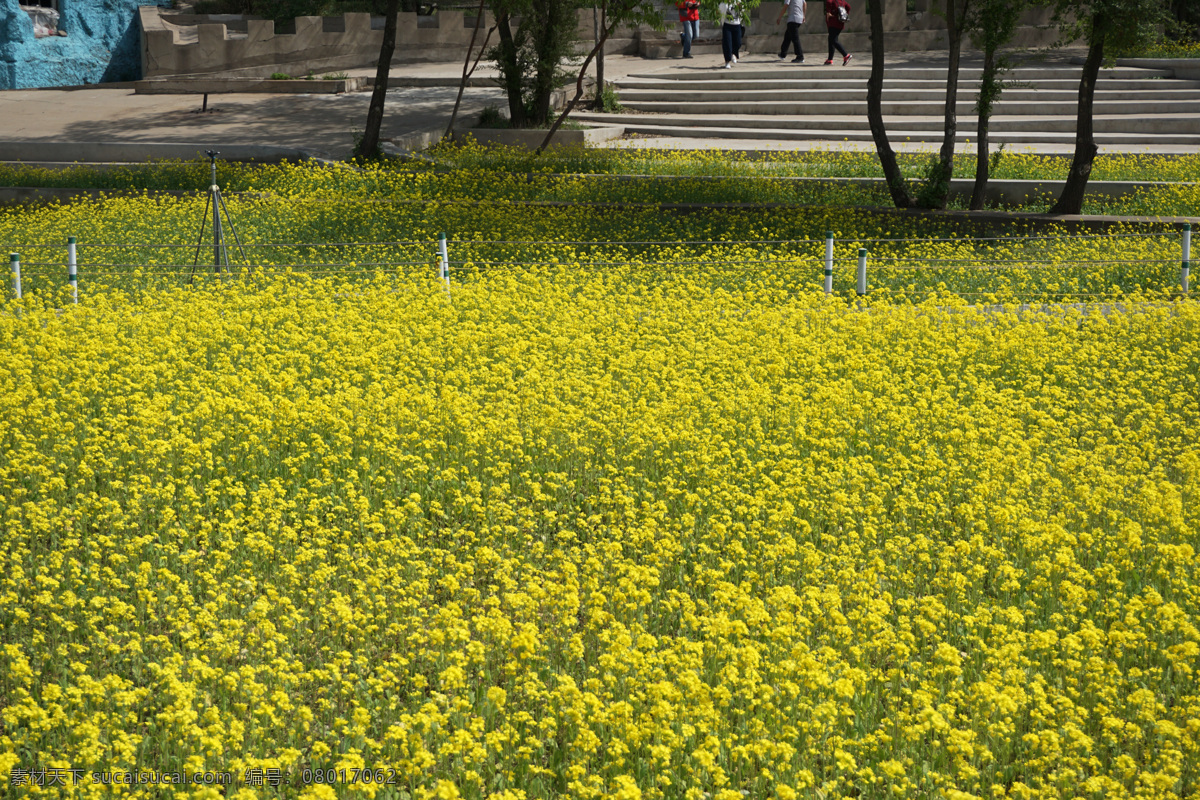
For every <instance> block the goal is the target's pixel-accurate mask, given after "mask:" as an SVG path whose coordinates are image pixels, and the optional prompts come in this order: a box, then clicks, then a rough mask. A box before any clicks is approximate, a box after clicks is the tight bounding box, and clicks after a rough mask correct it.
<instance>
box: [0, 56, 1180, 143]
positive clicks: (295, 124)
mask: <svg viewBox="0 0 1200 800" xmlns="http://www.w3.org/2000/svg"><path fill="white" fill-rule="evenodd" d="M1075 55H1076V54H1075V53H1073V52H1070V51H1067V52H1063V53H1059V54H1056V55H1055V56H1053V57H1046V58H1044V59H1043V61H1045V62H1048V63H1066V62H1069V59H1070V58H1072V57H1074V56H1075ZM861 57H862V58H864V59H866V57H867V54H862V56H861ZM707 60H711V61H712V62H713V63H712V64H711V65H709V64H708V63H707ZM944 60H945V54H944V53H942V54H938V53H896V54H889V55H888V63H889V65H890V66H892V65H895V66H901V65H902V66H936V65H938V64H944ZM720 65H721V57H720V55H713V56H708V55H700V56H697V57H696V58H694V59H691V60H689V61H681V60H662V59H660V60H650V59H643V58H640V57H638V56H628V55H611V54H610V55H609V56H608V57H607V58H606V62H605V68H606V77H607V78H608V79H609V80H621V79H624V78H626V77H628V76H629V75H632V74H638V75H645V74H647V73H651V74H653V73H661V74H664V75H669V74H672V73H673V74H679V73H680V71H681V70H696V69H697V68H699V69H705V68H709V67H711V68H712V69H717V68H719V66H720ZM768 65H771V67H774V68H778V69H779V70H780V72H781V75H788V74H791V75H795V74H796V73H795V71H794V70H793V71H792V72H791V73H789V72H788V71H787V70H788V67H789V66H790V65H784V64H780V62H779V61H778V60H777V59H776V58H775V57H774V55H773V54H748V55H746V56H745V57H744V58H743V59H742V61H741V62H740V63H739V65H738V66H739V67H740V68H754V69H767V68H769V67H768ZM830 69H834V68H830ZM348 73H349V74H350V75H351V76H363V77H373V75H374V69H373V68H363V69H357V70H349V71H348ZM461 74H462V64H461V63H460V64H447V63H432V64H413V65H405V66H397V67H394V68H393V71H392V80H393V82H394V86H395V87H396V88H393V89H391V90H389V92H388V105H387V113H386V117H385V120H384V127H383V138H384V139H385V140H386V141H390V142H391V143H392V144H393V146H395V147H397V148H399V149H416V148H419V147H421V146H423V145H424V144H426V143H428V142H430V141H434V140H436V139H437V138H438V137H440V135H441V133H442V132H443V131H444V130H445V127H446V125H447V123H448V121H449V115H450V110H451V108H452V107H453V104H454V97H455V95H456V94H457V87H458V81H459V78H460V77H461ZM494 76H495V72H494V70H492V69H491V68H489V67H488V66H487V65H485V64H480V67H479V69H478V70H477V71H476V72H475V75H474V76H473V79H472V82H471V85H470V86H469V87H468V88H467V90H466V91H465V93H464V95H463V104H462V108H461V110H460V112H459V114H460V119H462V120H464V121H466V120H470V119H471V118H472V117H473V116H474V115H476V114H478V113H479V111H481V110H482V109H483V108H484V107H485V106H487V105H497V106H500V107H501V108H503V107H504V104H505V103H504V96H503V93H502V92H501V91H500V89H499V87H497V86H496V85H495V84H494V83H490V81H491V79H492V78H494ZM885 85H886V84H885ZM369 102H370V92H369V91H363V92H355V93H348V94H341V95H328V94H214V95H210V96H209V100H208V107H209V111H208V112H207V113H200V111H199V109H200V106H201V98H200V97H199V96H196V95H150V94H136V93H135V92H134V88H133V86H132V85H121V86H117V87H111V88H86V89H37V90H17V91H6V92H0V160H30V161H41V160H51V159H44V158H39V157H37V153H38V151H39V144H44V143H50V142H57V143H97V142H102V143H111V144H127V145H132V146H133V147H131V148H129V152H130V155H131V157H130V158H129V160H144V159H145V158H154V157H176V158H177V157H180V156H179V155H178V154H176V153H177V149H176V150H171V151H168V150H167V149H165V148H157V149H156V148H155V147H154V146H153V145H154V144H156V143H157V144H162V145H188V146H190V147H194V148H195V149H196V150H203V149H208V148H215V149H218V150H220V149H222V148H226V149H228V148H234V147H239V146H240V147H243V148H248V147H251V146H257V147H259V148H262V147H278V148H283V149H284V150H286V151H289V152H293V151H305V152H308V153H311V154H313V155H317V156H323V157H328V158H345V157H346V156H348V155H349V154H350V152H351V151H352V149H353V145H354V141H355V136H356V135H357V134H358V132H359V131H361V130H362V127H363V125H364V124H365V121H366V115H367V107H368V104H369ZM607 146H614V147H637V148H649V147H653V148H664V149H728V150H756V151H776V150H838V149H849V150H872V149H873V147H874V146H873V144H872V143H871V142H870V141H869V140H868V141H830V140H812V141H804V140H797V141H776V140H772V139H770V138H764V139H753V138H738V139H722V138H710V139H704V138H693V137H672V136H635V137H627V138H624V139H618V140H615V141H613V142H610V143H608V145H607ZM893 147H894V148H895V149H896V150H898V151H900V152H928V151H930V150H931V149H932V148H933V146H932V145H930V144H927V143H921V142H904V141H893ZM960 148H961V149H962V150H963V151H964V152H965V151H967V150H971V151H972V152H973V144H971V145H970V146H964V145H960ZM40 149H42V150H43V151H44V150H45V148H40ZM68 149H70V148H68ZM1010 149H1015V150H1036V151H1037V152H1046V153H1070V152H1072V151H1073V147H1072V146H1071V145H1069V144H1044V145H1031V146H1022V147H1016V146H1014V147H1011V148H1010ZM1103 149H1104V148H1102V151H1103ZM1198 150H1200V148H1197V147H1192V146H1186V145H1184V146H1175V147H1166V148H1156V147H1154V146H1151V145H1143V146H1128V147H1122V148H1121V152H1131V151H1136V152H1176V153H1177V152H1197V151H1198ZM156 152H157V153H162V152H171V153H172V155H170V156H163V155H155V153H156ZM14 153H27V154H28V155H25V156H21V157H19V158H18V157H14ZM83 153H84V150H83V149H80V155H81V156H82V155H83ZM80 160H84V159H83V158H82V157H81V158H80Z"/></svg>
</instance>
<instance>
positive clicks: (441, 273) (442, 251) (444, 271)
mask: <svg viewBox="0 0 1200 800" xmlns="http://www.w3.org/2000/svg"><path fill="white" fill-rule="evenodd" d="M438 277H439V278H441V279H442V283H444V284H446V291H447V292H449V291H450V256H449V255H448V254H447V252H446V234H445V232H443V233H439V234H438Z"/></svg>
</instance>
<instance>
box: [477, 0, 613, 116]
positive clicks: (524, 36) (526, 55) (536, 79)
mask: <svg viewBox="0 0 1200 800" xmlns="http://www.w3.org/2000/svg"><path fill="white" fill-rule="evenodd" d="M585 5H586V6H587V7H588V8H590V7H591V5H590V3H584V2H583V0H489V2H488V7H489V8H490V9H491V10H492V13H493V14H494V15H495V18H496V32H497V34H498V35H499V39H500V41H499V43H498V44H497V45H496V46H495V47H493V48H492V49H491V50H490V51H489V53H488V56H489V58H491V59H492V60H493V61H495V62H496V68H497V69H498V70H499V72H500V85H501V86H502V87H503V88H504V91H505V94H506V95H507V96H508V115H509V119H510V120H511V121H512V126H513V127H514V128H530V127H543V126H545V125H547V124H549V121H550V108H551V100H552V99H553V94H554V90H555V89H556V88H557V87H559V86H561V85H562V84H563V83H565V82H566V80H567V79H568V78H569V77H570V76H569V75H568V73H567V72H566V71H565V70H564V69H563V65H564V64H566V63H567V61H568V60H569V59H570V58H571V56H572V55H573V53H574V49H575V42H576V39H577V30H576V28H577V22H576V11H577V10H578V9H579V8H582V7H584V6H585Z"/></svg>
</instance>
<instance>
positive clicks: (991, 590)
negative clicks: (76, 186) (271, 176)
mask: <svg viewBox="0 0 1200 800" xmlns="http://www.w3.org/2000/svg"><path fill="white" fill-rule="evenodd" d="M128 202H129V205H121V204H114V207H115V208H118V209H123V213H127V212H128V211H129V210H130V209H133V208H135V207H136V203H137V202H142V203H145V202H147V201H128ZM142 207H143V208H146V207H147V206H142ZM276 211H277V212H278V213H283V209H282V208H276ZM65 213H73V212H72V211H71V210H67V211H66V212H65ZM131 219H132V218H131ZM74 221H75V222H76V223H79V224H82V223H83V222H85V220H84V219H83V218H82V217H81V218H79V219H76V220H74ZM146 224H147V225H148V226H153V225H157V224H159V221H158V220H156V219H154V218H152V217H150V216H149V215H147V216H146ZM633 277H634V278H635V279H631V278H630V276H628V275H623V274H621V273H620V272H616V273H610V272H605V271H589V270H577V269H569V268H565V267H563V268H558V267H546V268H531V269H529V270H523V271H495V272H491V273H486V274H480V275H478V276H475V277H474V278H473V279H472V280H469V281H465V282H461V283H456V284H455V285H454V286H452V288H451V294H450V295H449V296H448V295H447V293H446V291H445V290H444V289H443V287H442V286H441V285H440V284H438V283H437V282H435V281H432V280H422V281H403V280H396V279H392V278H389V277H386V276H382V275H378V276H376V277H375V278H374V279H372V280H370V281H355V282H344V283H343V282H341V281H337V280H334V279H328V278H327V279H312V280H305V281H296V280H287V279H282V278H272V279H263V280H261V281H258V282H255V283H252V284H244V283H241V282H237V283H233V282H231V283H229V284H222V283H220V282H214V283H212V284H209V285H207V286H204V287H198V288H195V289H192V290H187V289H164V290H163V291H161V292H159V293H156V294H152V293H148V292H140V293H124V292H122V291H119V290H116V289H112V290H103V291H101V290H96V291H93V292H91V293H89V294H88V295H87V296H86V297H85V299H84V301H83V302H82V303H81V304H80V305H79V306H78V307H75V306H68V307H66V308H62V309H60V308H55V307H54V305H53V303H51V302H49V301H48V300H46V299H45V298H40V297H37V296H35V297H34V298H33V299H32V300H30V301H29V302H28V303H26V304H25V305H16V304H10V305H9V306H7V308H6V310H5V313H3V314H0V348H2V349H3V351H4V352H5V359H4V361H3V362H2V364H0V525H2V527H3V530H4V538H3V542H2V545H0V642H2V643H3V646H2V649H0V698H2V699H3V702H2V703H0V721H2V725H0V780H3V781H4V785H5V786H6V787H9V786H10V778H11V777H12V776H14V775H16V774H18V772H17V771H18V770H22V769H28V768H30V767H32V766H35V765H40V766H43V767H61V768H68V767H69V768H75V769H81V770H86V771H88V772H89V773H90V772H91V771H103V772H107V771H112V770H154V771H157V772H170V771H184V770H187V771H197V770H205V769H209V770H237V771H238V772H239V774H244V771H245V770H247V769H264V770H276V769H278V770H281V771H282V773H283V774H284V775H286V776H287V779H288V780H289V781H290V782H289V783H287V784H286V785H285V786H283V787H281V788H279V789H271V788H269V787H267V788H257V787H253V786H249V785H246V784H245V783H239V784H237V785H236V786H235V787H232V788H231V789H230V790H229V791H228V793H225V796H236V797H238V798H242V800H249V798H255V797H264V798H265V797H271V796H285V797H297V796H303V797H313V798H317V797H321V798H353V797H359V796H366V797H378V798H386V797H395V798H454V797H469V798H482V797H494V798H506V800H515V799H516V798H530V799H531V798H548V797H565V796H570V797H580V798H639V797H640V798H647V800H649V799H650V798H687V799H688V800H706V799H707V800H738V799H739V798H743V797H749V798H774V797H778V798H797V797H814V798H827V797H848V796H860V797H898V798H899V797H913V796H931V797H932V796H946V797H1018V798H1033V797H1043V798H1057V797H1061V796H1064V795H1068V794H1070V795H1085V796H1090V797H1108V796H1137V797H1145V798H1151V797H1155V798H1157V797H1163V798H1166V797H1182V796H1185V795H1189V794H1190V795H1194V793H1195V791H1196V787H1197V786H1198V785H1200V767H1198V765H1200V687H1198V685H1197V671H1196V664H1197V657H1198V656H1200V630H1198V627H1197V626H1198V619H1197V615H1198V613H1200V604H1198V601H1200V595H1198V593H1197V568H1198V567H1200V556H1198V555H1197V551H1196V536H1197V530H1198V525H1200V445H1198V444H1197V437H1196V430H1197V426H1198V424H1200V410H1198V408H1197V404H1196V398H1197V397H1198V396H1200V312H1198V311H1197V308H1196V306H1195V305H1194V304H1191V303H1163V304H1156V303H1152V302H1147V303H1138V304H1136V305H1131V306H1129V307H1128V308H1127V309H1125V310H1121V309H1118V308H1115V307H1099V308H1095V309H1092V310H1089V311H1087V312H1084V311H1078V310H1060V311H1057V312H1050V313H1026V314H1019V313H992V314H989V313H984V312H982V311H976V310H972V309H971V308H969V307H966V306H964V305H963V304H962V303H961V302H960V301H956V300H954V299H953V298H948V297H942V298H939V299H938V300H937V301H936V303H937V304H934V303H925V304H911V303H908V304H888V303H876V304H873V305H872V306H871V307H870V308H866V309H859V308H854V307H848V306H847V304H846V303H845V302H843V301H841V300H828V299H826V298H824V297H822V296H820V295H819V294H816V293H813V292H805V291H798V290H797V291H781V289H780V287H779V286H778V285H777V284H774V283H772V282H771V281H765V280H764V281H748V282H745V283H743V284H741V285H740V286H738V287H736V288H722V287H720V286H714V285H712V284H711V283H710V282H706V281H704V280H698V279H697V278H696V277H695V275H693V274H691V273H679V274H670V275H665V276H661V277H660V279H658V280H657V281H654V282H639V281H638V280H636V277H637V276H633ZM329 770H333V771H335V772H334V773H329V772H328V771H329ZM343 770H344V771H345V772H346V773H347V774H351V775H353V774H355V771H356V770H370V771H371V774H373V775H379V776H380V777H381V778H382V779H384V782H383V783H379V782H375V781H374V780H373V781H371V782H366V781H362V780H359V781H357V782H355V781H347V780H334V781H329V780H327V779H325V780H321V781H316V780H315V779H314V778H313V776H315V775H318V774H320V775H323V776H328V775H330V774H334V775H336V774H340V771H343ZM318 771H319V772H318ZM304 776H309V780H308V781H307V782H308V783H310V784H311V785H309V786H307V787H306V788H305V787H302V786H301V785H300V784H301V783H303V782H305V780H304ZM9 790H11V792H14V793H19V794H20V795H21V796H31V797H64V798H66V797H72V798H74V797H80V798H83V797H106V798H107V797H135V796H136V797H194V798H202V797H204V798H208V797H219V796H221V794H222V793H223V792H218V790H216V789H214V788H213V787H201V786H195V787H192V786H175V787H128V786H98V785H97V786H93V785H90V784H88V783H81V784H79V785H78V786H71V785H70V784H69V782H68V785H67V786H65V787H31V786H29V785H23V786H22V787H20V788H11V789H6V791H9Z"/></svg>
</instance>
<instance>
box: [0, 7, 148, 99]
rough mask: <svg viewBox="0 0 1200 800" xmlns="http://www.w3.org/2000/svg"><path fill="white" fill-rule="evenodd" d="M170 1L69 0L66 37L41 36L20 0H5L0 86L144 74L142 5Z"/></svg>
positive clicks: (0, 18) (62, 24)
mask: <svg viewBox="0 0 1200 800" xmlns="http://www.w3.org/2000/svg"><path fill="white" fill-rule="evenodd" d="M154 2H158V3H159V4H161V5H169V4H170V0H63V2H62V4H61V11H62V14H61V17H60V19H59V23H58V27H59V29H60V30H61V31H63V32H64V33H65V34H66V35H65V36H45V37H40V38H38V37H35V36H34V30H33V20H32V19H31V18H30V16H29V14H27V13H26V12H25V11H23V10H22V9H21V7H20V4H19V3H18V0H0V89H31V88H38V87H43V86H77V85H82V84H85V83H102V82H109V81H129V80H137V79H138V78H140V77H141V40H140V38H141V32H140V27H139V25H138V23H137V19H136V18H137V16H138V14H137V10H138V6H139V5H146V4H148V3H154Z"/></svg>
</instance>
